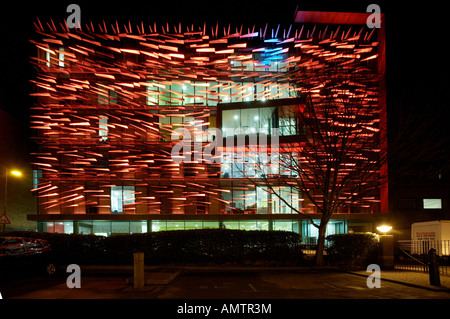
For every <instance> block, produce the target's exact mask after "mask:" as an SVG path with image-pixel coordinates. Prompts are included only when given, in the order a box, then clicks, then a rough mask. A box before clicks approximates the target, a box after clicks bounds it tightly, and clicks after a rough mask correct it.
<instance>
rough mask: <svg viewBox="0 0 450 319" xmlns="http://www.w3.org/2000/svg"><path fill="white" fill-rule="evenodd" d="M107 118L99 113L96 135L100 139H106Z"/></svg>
mask: <svg viewBox="0 0 450 319" xmlns="http://www.w3.org/2000/svg"><path fill="white" fill-rule="evenodd" d="M107 124H108V118H107V117H106V116H104V115H100V119H99V125H98V128H99V130H98V136H100V141H107V140H108V125H107Z"/></svg>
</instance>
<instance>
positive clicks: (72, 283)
mask: <svg viewBox="0 0 450 319" xmlns="http://www.w3.org/2000/svg"><path fill="white" fill-rule="evenodd" d="M66 272H68V273H69V272H72V274H71V275H69V277H67V280H66V284H67V288H70V289H72V288H81V269H80V266H78V265H76V264H71V265H69V266H67V270H66Z"/></svg>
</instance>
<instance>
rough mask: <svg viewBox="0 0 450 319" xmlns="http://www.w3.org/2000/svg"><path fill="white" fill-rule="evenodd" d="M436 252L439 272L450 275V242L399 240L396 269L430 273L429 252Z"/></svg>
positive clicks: (395, 257) (396, 251)
mask: <svg viewBox="0 0 450 319" xmlns="http://www.w3.org/2000/svg"><path fill="white" fill-rule="evenodd" d="M431 248H434V249H435V250H436V255H437V256H438V263H439V272H440V274H441V275H444V276H448V275H450V261H449V258H450V256H449V255H450V240H399V241H398V242H397V243H396V246H395V254H394V260H395V263H394V264H395V269H403V270H410V271H422V272H428V263H429V260H428V252H429V251H430V249H431Z"/></svg>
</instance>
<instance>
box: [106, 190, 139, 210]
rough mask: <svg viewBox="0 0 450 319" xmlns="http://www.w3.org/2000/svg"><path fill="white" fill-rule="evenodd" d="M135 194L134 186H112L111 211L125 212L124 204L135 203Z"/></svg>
mask: <svg viewBox="0 0 450 319" xmlns="http://www.w3.org/2000/svg"><path fill="white" fill-rule="evenodd" d="M134 194H135V192H134V186H113V187H111V212H112V213H113V214H121V213H123V212H124V206H126V205H130V204H134V203H135V200H134ZM125 208H126V207H125Z"/></svg>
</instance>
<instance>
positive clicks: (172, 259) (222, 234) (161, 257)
mask: <svg viewBox="0 0 450 319" xmlns="http://www.w3.org/2000/svg"><path fill="white" fill-rule="evenodd" d="M5 235H9V236H22V237H35V238H36V237H38V238H42V239H46V240H48V241H49V242H50V244H51V245H52V247H53V251H54V252H55V255H57V256H58V259H59V260H60V262H63V263H77V264H132V262H133V252H143V253H144V256H145V263H146V264H149V265H150V264H168V263H169V264H170V263H177V264H180V263H181V264H183V263H189V264H191V263H193V264H199V263H227V262H228V263H247V262H255V261H271V262H281V263H286V262H288V263H295V264H297V263H299V262H300V261H301V259H302V253H301V250H300V249H299V248H298V244H299V243H300V236H299V235H298V234H296V233H294V232H286V231H244V230H227V229H198V230H176V231H162V232H154V233H144V234H130V235H120V236H111V237H103V236H95V235H73V234H57V233H37V232H8V233H6V234H5Z"/></svg>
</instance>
